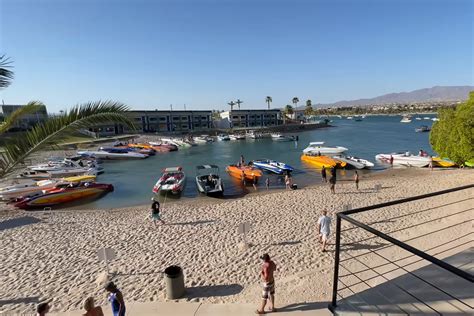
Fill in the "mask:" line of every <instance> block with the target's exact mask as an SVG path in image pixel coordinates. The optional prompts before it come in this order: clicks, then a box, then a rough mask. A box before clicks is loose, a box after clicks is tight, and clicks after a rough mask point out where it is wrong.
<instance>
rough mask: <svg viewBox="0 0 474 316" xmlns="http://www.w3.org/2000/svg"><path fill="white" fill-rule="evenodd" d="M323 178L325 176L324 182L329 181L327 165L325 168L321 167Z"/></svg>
mask: <svg viewBox="0 0 474 316" xmlns="http://www.w3.org/2000/svg"><path fill="white" fill-rule="evenodd" d="M321 178H323V181H324V182H328V179H327V175H326V167H323V169H321Z"/></svg>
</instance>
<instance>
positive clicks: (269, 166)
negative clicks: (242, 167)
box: [251, 159, 294, 174]
mask: <svg viewBox="0 0 474 316" xmlns="http://www.w3.org/2000/svg"><path fill="white" fill-rule="evenodd" d="M251 164H252V166H255V167H257V168H259V169H262V170H267V171H270V172H273V173H276V174H284V173H289V172H292V171H293V170H294V168H293V167H292V166H290V165H287V164H285V163H283V162H278V161H275V160H270V159H257V160H254V161H252V162H251Z"/></svg>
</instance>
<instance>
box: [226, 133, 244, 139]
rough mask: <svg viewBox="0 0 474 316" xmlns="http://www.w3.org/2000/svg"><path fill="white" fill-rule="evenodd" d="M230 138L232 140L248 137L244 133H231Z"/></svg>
mask: <svg viewBox="0 0 474 316" xmlns="http://www.w3.org/2000/svg"><path fill="white" fill-rule="evenodd" d="M229 138H230V140H243V139H245V138H246V137H245V135H243V134H230V135H229Z"/></svg>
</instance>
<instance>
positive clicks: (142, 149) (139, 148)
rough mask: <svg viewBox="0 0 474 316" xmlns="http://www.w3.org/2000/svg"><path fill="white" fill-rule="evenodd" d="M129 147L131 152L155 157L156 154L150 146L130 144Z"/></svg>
mask: <svg viewBox="0 0 474 316" xmlns="http://www.w3.org/2000/svg"><path fill="white" fill-rule="evenodd" d="M127 147H128V149H129V151H135V152H138V153H140V154H144V155H148V156H154V155H155V154H156V150H155V149H154V148H153V147H152V146H150V145H148V144H128V145H127Z"/></svg>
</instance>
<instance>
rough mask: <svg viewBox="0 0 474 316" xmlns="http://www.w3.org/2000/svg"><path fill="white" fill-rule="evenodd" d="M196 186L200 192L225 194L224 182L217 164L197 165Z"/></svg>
mask: <svg viewBox="0 0 474 316" xmlns="http://www.w3.org/2000/svg"><path fill="white" fill-rule="evenodd" d="M196 186H197V189H198V191H199V192H201V193H204V194H206V195H223V194H224V183H223V182H222V179H221V177H220V175H219V167H218V166H216V165H202V166H197V167H196Z"/></svg>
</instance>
